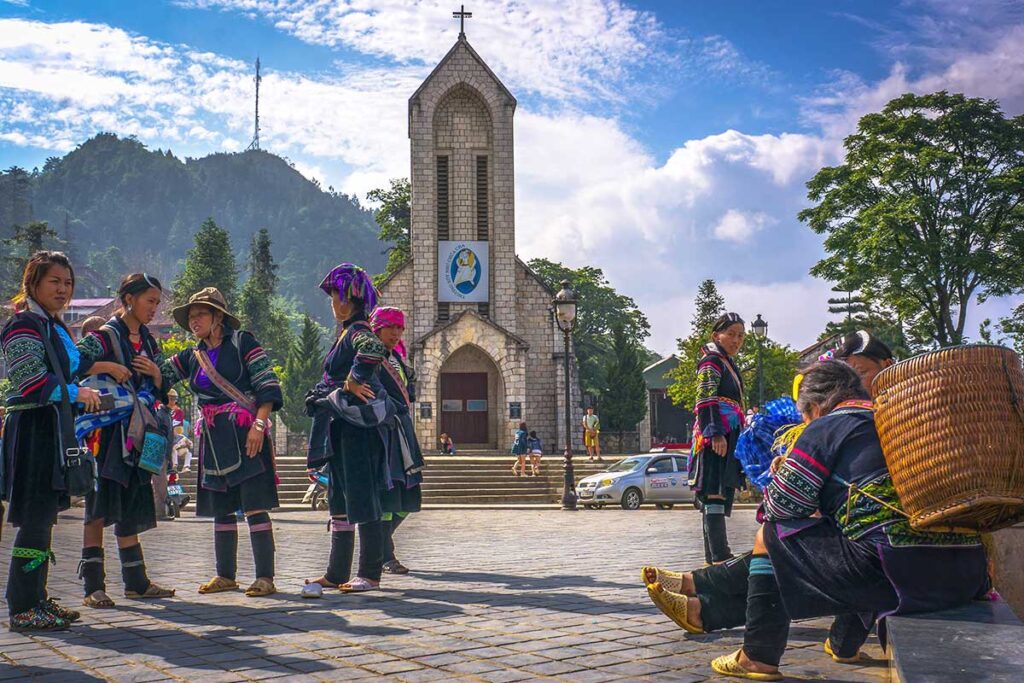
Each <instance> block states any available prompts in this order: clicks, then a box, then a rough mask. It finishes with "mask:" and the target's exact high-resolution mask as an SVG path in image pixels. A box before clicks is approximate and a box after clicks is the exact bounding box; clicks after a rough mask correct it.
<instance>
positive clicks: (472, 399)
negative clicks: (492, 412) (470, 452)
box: [441, 372, 490, 444]
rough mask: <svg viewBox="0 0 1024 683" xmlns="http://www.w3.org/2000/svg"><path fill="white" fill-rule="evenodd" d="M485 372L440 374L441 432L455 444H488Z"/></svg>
mask: <svg viewBox="0 0 1024 683" xmlns="http://www.w3.org/2000/svg"><path fill="white" fill-rule="evenodd" d="M489 407H490V406H488V404H487V373H486V372H443V373H441V431H443V432H446V433H447V434H449V435H451V437H452V439H453V440H454V441H455V443H456V444H485V443H488V441H489V439H488V435H487V425H488V422H489V420H488V409H489Z"/></svg>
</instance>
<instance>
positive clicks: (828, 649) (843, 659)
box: [825, 638, 864, 664]
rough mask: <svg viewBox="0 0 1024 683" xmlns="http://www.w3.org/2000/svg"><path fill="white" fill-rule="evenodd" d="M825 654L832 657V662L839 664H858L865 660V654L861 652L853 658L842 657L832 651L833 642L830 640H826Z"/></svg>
mask: <svg viewBox="0 0 1024 683" xmlns="http://www.w3.org/2000/svg"><path fill="white" fill-rule="evenodd" d="M825 654H827V655H829V656H830V657H832V661H833V662H836V663H838V664H857V663H858V662H860V661H861V660H862V659H864V653H863V652H861V651H860V650H858V651H857V654H855V655H854V656H852V657H840V656H839V655H837V654H836V653H835V652H833V651H832V642H831V640H830V639H829V638H826V639H825Z"/></svg>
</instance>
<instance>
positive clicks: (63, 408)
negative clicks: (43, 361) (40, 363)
mask: <svg viewBox="0 0 1024 683" xmlns="http://www.w3.org/2000/svg"><path fill="white" fill-rule="evenodd" d="M47 327H49V325H48V324H47ZM48 332H49V331H48V330H43V335H42V337H43V346H44V347H45V349H46V356H47V358H49V360H50V365H51V366H52V369H53V374H55V375H56V376H57V381H58V382H60V391H61V396H60V407H59V408H58V410H57V416H58V422H59V423H60V432H59V434H58V438H59V441H60V464H61V469H62V470H63V472H64V485H65V486H66V487H67V490H68V494H69V495H72V496H84V495H86V494H87V493H89V492H90V491H93V490H95V488H96V477H97V470H96V458H95V456H93V454H92V452H91V451H90V450H89V449H88V448H82V447H81V446H80V445H79V443H78V439H77V438H76V437H75V416H74V413H73V412H72V410H71V401H70V399H69V398H68V383H67V379H66V378H65V377H64V368H63V367H62V366H61V364H60V358H59V357H58V356H57V352H56V351H55V350H54V348H53V343H52V342H51V341H50V335H49V333H48Z"/></svg>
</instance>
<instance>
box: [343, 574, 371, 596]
mask: <svg viewBox="0 0 1024 683" xmlns="http://www.w3.org/2000/svg"><path fill="white" fill-rule="evenodd" d="M338 590H340V591H341V592H342V593H365V592H367V591H375V590H380V581H371V580H370V579H364V578H363V577H361V576H357V577H356V578H354V579H352V580H351V581H349V582H348V583H343V584H341V585H340V586H338Z"/></svg>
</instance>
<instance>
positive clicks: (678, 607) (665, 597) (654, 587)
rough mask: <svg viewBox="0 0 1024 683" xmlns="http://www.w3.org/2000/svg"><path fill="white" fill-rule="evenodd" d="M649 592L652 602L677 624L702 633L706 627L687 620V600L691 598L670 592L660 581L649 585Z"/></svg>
mask: <svg viewBox="0 0 1024 683" xmlns="http://www.w3.org/2000/svg"><path fill="white" fill-rule="evenodd" d="M647 594H648V595H649V596H651V602H653V603H654V605H655V606H656V607H657V608H658V609H660V610H661V611H662V613H663V614H664V615H665V616H666V617H668V618H669V619H671V620H672V621H674V622H675V623H676V626H678V627H679V628H681V629H683V630H684V631H686V632H687V633H692V634H695V635H696V634H700V633H704V629H702V628H699V627H697V626H694V625H692V624H691V623H690V622H689V621H687V614H686V611H687V600H689V598H688V597H687V596H685V595H680V594H679V593H670V592H668V591H667V590H665V589H664V588H662V586H661V584H660V583H652V584H649V585H648V586H647Z"/></svg>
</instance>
